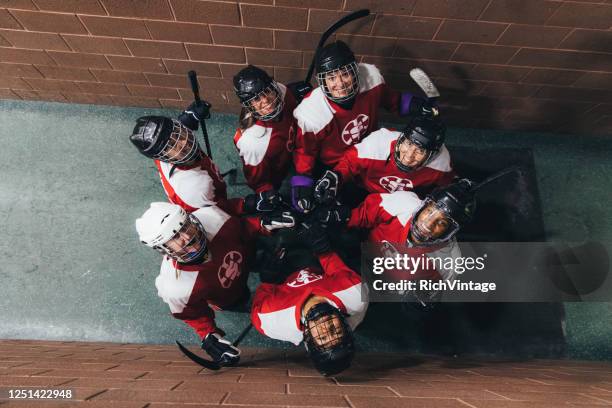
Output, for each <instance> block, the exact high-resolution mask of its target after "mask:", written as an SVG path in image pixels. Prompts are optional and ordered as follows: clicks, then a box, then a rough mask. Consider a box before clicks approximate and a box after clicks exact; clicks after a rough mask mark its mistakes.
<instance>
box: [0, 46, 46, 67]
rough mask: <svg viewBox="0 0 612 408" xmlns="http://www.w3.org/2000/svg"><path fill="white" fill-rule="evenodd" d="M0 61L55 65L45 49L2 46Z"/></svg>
mask: <svg viewBox="0 0 612 408" xmlns="http://www.w3.org/2000/svg"><path fill="white" fill-rule="evenodd" d="M0 61H2V62H17V63H25V64H42V65H55V61H53V60H52V59H51V58H50V57H49V56H48V55H47V54H46V53H45V52H44V51H37V50H24V49H20V48H5V47H0Z"/></svg>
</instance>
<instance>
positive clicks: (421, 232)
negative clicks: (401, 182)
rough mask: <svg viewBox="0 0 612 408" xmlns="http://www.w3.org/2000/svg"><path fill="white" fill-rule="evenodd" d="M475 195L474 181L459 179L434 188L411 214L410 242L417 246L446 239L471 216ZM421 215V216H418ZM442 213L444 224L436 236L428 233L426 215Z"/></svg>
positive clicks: (441, 241) (432, 243) (437, 242)
mask: <svg viewBox="0 0 612 408" xmlns="http://www.w3.org/2000/svg"><path fill="white" fill-rule="evenodd" d="M475 210H476V196H475V189H474V183H472V182H471V181H470V180H468V179H462V180H459V181H458V182H456V183H453V184H450V185H448V186H446V187H441V188H438V189H436V190H434V191H433V192H432V193H431V194H430V195H428V196H427V198H426V199H425V200H424V201H423V204H421V207H420V208H419V210H417V212H416V213H415V214H414V216H413V217H412V221H411V222H410V229H409V233H408V241H409V243H410V244H413V245H418V246H429V245H437V244H441V243H444V242H447V241H449V240H450V239H451V238H452V237H453V236H454V235H455V234H456V233H457V232H458V231H459V229H461V227H463V226H464V225H465V224H467V223H468V222H470V221H471V220H472V219H473V218H474V211H475ZM421 214H423V215H421ZM440 214H442V215H443V217H444V219H445V220H446V222H448V227H447V228H446V230H445V231H444V232H443V233H442V234H441V235H440V236H438V237H431V236H430V235H428V233H427V232H428V231H427V230H428V228H429V227H428V226H426V223H427V218H428V217H432V218H434V219H435V217H440Z"/></svg>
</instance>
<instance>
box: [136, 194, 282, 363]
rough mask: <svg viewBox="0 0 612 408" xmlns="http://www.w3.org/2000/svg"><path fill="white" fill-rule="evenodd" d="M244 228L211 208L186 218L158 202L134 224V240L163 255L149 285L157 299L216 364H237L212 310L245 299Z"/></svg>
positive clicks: (249, 239) (248, 232) (249, 240)
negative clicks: (196, 337) (152, 285)
mask: <svg viewBox="0 0 612 408" xmlns="http://www.w3.org/2000/svg"><path fill="white" fill-rule="evenodd" d="M285 221H287V220H286V219H285ZM290 221H291V220H290ZM262 223H263V224H262V225H263V227H264V228H265V229H266V230H273V229H276V228H278V227H279V224H278V223H276V224H274V222H272V221H270V220H267V221H262ZM250 226H251V224H248V223H244V224H243V223H242V222H241V219H240V218H238V217H233V216H230V215H228V214H227V213H225V212H224V211H223V210H221V209H220V208H219V207H217V206H208V207H204V208H200V209H198V210H196V211H194V212H192V213H188V212H186V211H185V210H184V209H183V208H182V207H181V206H179V205H175V204H170V203H162V202H157V203H151V206H150V208H149V209H148V210H147V211H146V212H145V213H144V214H143V215H142V217H140V218H139V219H137V220H136V230H137V232H138V236H139V238H140V241H141V242H142V243H144V244H145V245H147V246H149V247H151V248H154V249H156V250H158V251H159V252H161V253H162V254H163V255H164V258H163V261H162V265H161V270H160V273H159V276H158V277H157V279H156V280H155V286H156V287H157V292H158V295H159V296H160V297H161V298H162V299H163V300H164V302H166V303H167V304H168V306H169V307H170V311H171V312H172V315H173V316H174V317H176V318H177V319H181V320H183V321H185V322H186V323H187V324H188V325H189V326H191V327H192V328H193V329H194V330H195V331H196V333H197V334H198V335H199V336H200V337H201V338H202V348H203V349H204V350H205V351H206V352H207V353H208V354H209V355H210V356H211V357H212V359H213V360H214V361H216V362H218V363H220V364H222V365H231V364H235V363H237V362H238V360H239V358H240V351H239V350H238V349H237V348H236V347H233V346H232V345H231V343H230V342H229V341H227V340H225V339H224V338H223V335H224V333H223V330H221V329H220V328H218V327H217V325H216V324H215V312H214V311H213V310H214V309H216V310H220V309H228V308H232V307H236V306H241V305H242V306H244V304H245V303H246V302H247V300H248V298H249V291H248V288H247V286H246V282H247V277H248V269H247V263H248V261H249V259H250V257H251V256H252V244H253V238H254V235H255V233H256V231H253V230H252V229H251V228H250ZM284 226H285V227H291V226H293V223H291V222H288V223H286V224H285V225H284Z"/></svg>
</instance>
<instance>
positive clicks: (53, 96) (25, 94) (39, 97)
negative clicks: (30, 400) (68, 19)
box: [0, 89, 66, 406]
mask: <svg viewBox="0 0 612 408" xmlns="http://www.w3.org/2000/svg"><path fill="white" fill-rule="evenodd" d="M13 92H14V93H16V94H17V95H18V96H19V97H20V98H21V99H23V100H26V101H51V102H65V101H66V97H65V96H64V95H62V93H60V92H56V91H28V90H26V89H15V90H13ZM0 382H1V381H0ZM30 383H31V384H32V385H38V386H45V385H43V384H42V383H41V384H37V381H28V384H30ZM46 386H47V387H48V386H49V385H46ZM8 405H9V404H8V403H7V404H5V406H8Z"/></svg>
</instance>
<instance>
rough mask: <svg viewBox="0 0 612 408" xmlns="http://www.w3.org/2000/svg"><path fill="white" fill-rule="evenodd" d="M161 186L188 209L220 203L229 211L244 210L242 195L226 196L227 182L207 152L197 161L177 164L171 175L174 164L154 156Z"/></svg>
mask: <svg viewBox="0 0 612 408" xmlns="http://www.w3.org/2000/svg"><path fill="white" fill-rule="evenodd" d="M155 166H156V167H157V171H158V173H159V178H160V180H161V182H162V186H163V188H164V191H165V193H166V196H167V197H168V201H170V202H171V203H173V204H176V205H180V206H181V207H182V208H183V209H184V210H185V211H187V212H193V211H195V210H197V209H198V208H202V207H208V206H211V205H217V206H219V207H221V208H223V209H224V210H225V211H227V212H229V213H230V214H234V215H238V214H240V212H241V210H240V209H241V201H242V200H240V199H232V200H228V199H227V186H226V185H225V181H224V180H223V177H221V173H219V169H218V168H217V165H216V164H215V163H214V162H213V161H212V160H211V159H210V158H209V157H208V156H205V155H202V158H201V159H200V160H199V161H198V162H197V163H196V164H194V165H190V166H181V165H177V166H175V168H174V171H173V172H172V177H171V176H170V171H171V170H172V166H173V164H170V163H166V162H162V161H160V160H155Z"/></svg>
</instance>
